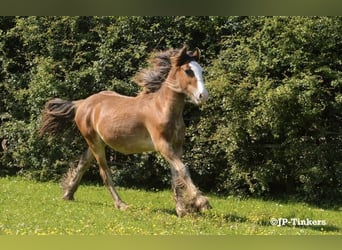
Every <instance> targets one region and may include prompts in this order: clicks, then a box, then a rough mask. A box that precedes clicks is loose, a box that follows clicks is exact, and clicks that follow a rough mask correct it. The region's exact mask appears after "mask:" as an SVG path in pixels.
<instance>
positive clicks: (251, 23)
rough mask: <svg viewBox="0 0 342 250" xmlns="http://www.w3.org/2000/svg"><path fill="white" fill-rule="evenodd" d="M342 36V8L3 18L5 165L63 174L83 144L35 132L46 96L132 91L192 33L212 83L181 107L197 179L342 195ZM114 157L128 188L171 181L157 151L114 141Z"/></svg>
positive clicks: (1, 135) (1, 136)
mask: <svg viewBox="0 0 342 250" xmlns="http://www.w3.org/2000/svg"><path fill="white" fill-rule="evenodd" d="M341 34H342V18H340V17H229V18H228V17H1V18H0V67H1V71H0V125H1V127H0V140H1V142H2V144H3V145H4V148H5V149H2V148H1V151H0V175H1V176H6V175H14V174H18V173H20V174H23V175H26V176H30V177H31V178H34V179H38V180H57V179H59V178H60V177H61V175H62V173H64V172H65V171H66V169H67V168H69V166H70V164H75V163H76V161H77V158H78V157H79V155H80V153H81V152H82V151H83V150H84V149H85V143H84V141H83V139H82V138H81V137H80V136H79V135H78V134H77V133H76V134H75V133H74V132H72V131H71V132H66V133H65V134H64V135H61V136H59V137H57V138H55V139H51V138H44V139H39V138H38V137H37V133H36V131H37V129H38V128H39V125H40V119H41V117H40V116H41V111H42V109H43V107H44V104H45V102H46V101H47V100H49V99H50V98H53V97H60V98H64V99H69V100H76V99H81V98H85V97H87V96H89V95H91V94H93V93H95V92H98V91H101V90H105V89H108V90H115V91H117V92H120V93H122V94H126V95H135V94H137V93H138V92H139V88H138V86H136V85H135V84H133V83H132V81H131V78H132V77H133V75H134V74H135V72H137V70H139V68H142V67H145V66H146V59H147V58H148V56H149V53H150V52H151V51H153V50H154V49H157V50H159V49H166V48H170V47H181V46H182V45H183V43H187V44H189V45H190V46H191V47H199V48H200V49H201V50H202V59H201V60H202V61H201V64H202V65H203V66H204V68H205V74H206V75H205V77H206V79H207V86H208V90H209V93H210V99H209V102H208V103H207V104H206V105H204V106H203V107H201V108H198V107H195V106H194V105H192V104H187V105H186V109H185V111H184V118H185V122H186V125H187V127H188V129H187V134H186V143H185V150H184V162H185V163H186V164H187V165H188V166H189V168H190V172H191V175H192V177H193V179H194V181H195V183H196V184H197V185H198V186H200V187H201V189H203V190H205V191H212V192H219V193H229V194H235V195H254V196H269V195H272V196H278V195H282V194H296V195H298V196H299V197H300V198H302V199H305V200H310V201H315V202H326V201H333V202H338V201H341V200H342V181H341V180H342V178H341V177H342V164H341V162H342V159H341V157H342V154H341V148H342V147H341V140H342V136H341V130H342V129H341V124H342V123H341V113H342V108H341V107H342V106H341V104H342V94H341V87H342V82H341V80H340V79H341V73H342V71H341V64H342V59H341V54H342V35H341ZM108 160H109V162H110V165H111V166H113V169H114V170H115V171H114V179H115V182H116V183H117V184H118V185H120V186H130V187H138V188H152V189H160V188H164V187H168V186H169V183H170V177H169V176H170V175H169V167H168V165H167V163H166V162H165V161H164V160H163V159H161V158H160V157H158V156H155V155H153V154H152V155H151V154H146V155H145V154H144V155H132V156H123V155H120V154H118V153H115V152H112V151H110V152H108ZM97 172H98V171H97V170H96V168H92V169H91V171H90V173H88V174H87V176H86V178H87V179H88V180H89V181H98V180H99V177H98V173H97Z"/></svg>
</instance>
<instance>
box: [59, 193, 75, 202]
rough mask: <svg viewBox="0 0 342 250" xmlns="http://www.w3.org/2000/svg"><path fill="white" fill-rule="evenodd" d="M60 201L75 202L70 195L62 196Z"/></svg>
mask: <svg viewBox="0 0 342 250" xmlns="http://www.w3.org/2000/svg"><path fill="white" fill-rule="evenodd" d="M62 199H63V200H65V201H73V200H75V198H74V195H70V194H65V195H63V197H62Z"/></svg>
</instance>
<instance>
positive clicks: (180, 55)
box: [171, 45, 189, 66]
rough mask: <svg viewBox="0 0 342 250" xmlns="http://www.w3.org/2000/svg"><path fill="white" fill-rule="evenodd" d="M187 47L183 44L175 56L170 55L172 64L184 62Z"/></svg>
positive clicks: (176, 64)
mask: <svg viewBox="0 0 342 250" xmlns="http://www.w3.org/2000/svg"><path fill="white" fill-rule="evenodd" d="M188 49H189V47H188V46H187V45H184V46H183V48H181V49H180V50H179V52H178V53H177V54H176V55H175V56H173V57H171V63H172V64H173V65H174V66H181V65H182V64H183V62H184V58H185V57H186V56H187V52H188Z"/></svg>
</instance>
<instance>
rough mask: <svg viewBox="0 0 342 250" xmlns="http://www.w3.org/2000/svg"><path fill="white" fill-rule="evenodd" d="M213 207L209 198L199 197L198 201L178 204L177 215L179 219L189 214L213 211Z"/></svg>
mask: <svg viewBox="0 0 342 250" xmlns="http://www.w3.org/2000/svg"><path fill="white" fill-rule="evenodd" d="M211 208H212V206H211V205H210V204H209V201H208V198H207V197H204V196H199V197H197V198H196V200H193V201H192V202H189V203H184V202H180V201H178V202H177V203H176V213H177V215H178V217H184V216H185V215H187V214H193V213H200V212H204V211H207V210H209V209H211Z"/></svg>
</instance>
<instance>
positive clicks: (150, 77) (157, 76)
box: [133, 49, 193, 93]
mask: <svg viewBox="0 0 342 250" xmlns="http://www.w3.org/2000/svg"><path fill="white" fill-rule="evenodd" d="M179 51H180V49H169V50H166V51H157V52H154V53H152V55H151V57H150V59H149V60H148V67H147V68H145V69H142V70H140V71H139V72H138V73H137V74H136V75H135V76H134V78H133V81H134V82H135V83H136V84H138V85H139V86H142V87H143V88H144V90H143V93H153V92H156V91H158V90H159V89H160V87H161V85H162V83H163V82H164V81H165V80H166V78H167V76H168V74H169V72H170V69H171V58H172V57H176V55H178V53H179ZM182 60H184V58H182ZM191 60H193V58H192V53H191V52H188V53H187V54H186V59H185V60H184V61H183V62H182V63H185V61H191Z"/></svg>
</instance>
